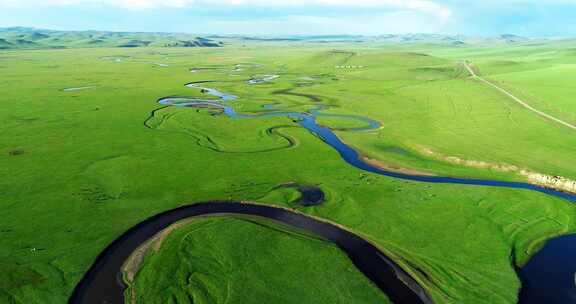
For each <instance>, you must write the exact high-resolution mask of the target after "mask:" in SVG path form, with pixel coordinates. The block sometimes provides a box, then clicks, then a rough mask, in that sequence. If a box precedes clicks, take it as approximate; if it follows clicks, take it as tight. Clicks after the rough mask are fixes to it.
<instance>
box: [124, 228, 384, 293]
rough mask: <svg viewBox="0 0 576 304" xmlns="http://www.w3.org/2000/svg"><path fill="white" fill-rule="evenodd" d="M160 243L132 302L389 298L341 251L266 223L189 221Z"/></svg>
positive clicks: (143, 270) (146, 264)
mask: <svg viewBox="0 0 576 304" xmlns="http://www.w3.org/2000/svg"><path fill="white" fill-rule="evenodd" d="M161 248H162V249H161V250H160V251H157V252H153V253H151V254H150V255H149V256H148V257H147V259H146V261H145V262H144V264H143V266H142V268H141V269H140V271H139V272H138V277H137V278H136V283H135V284H133V286H132V287H133V289H132V290H130V291H128V293H131V292H132V291H133V292H134V294H135V299H136V302H137V303H187V302H191V301H190V299H194V303H226V302H227V303H262V300H263V299H266V301H268V302H273V303H300V302H302V301H303V299H306V300H305V301H306V302H309V303H387V299H386V298H385V296H384V295H383V294H382V292H381V291H380V290H379V289H378V288H376V287H375V286H374V285H372V283H371V282H370V281H369V280H368V279H367V278H366V277H364V276H363V275H362V274H361V273H360V272H359V271H358V270H357V269H356V267H354V265H353V264H352V263H351V262H350V260H349V259H348V258H347V256H346V255H345V254H344V253H343V252H341V251H340V249H338V248H337V247H335V246H334V245H331V244H329V243H326V242H325V241H323V240H319V239H316V238H313V237H310V236H307V235H304V234H299V233H295V232H292V231H290V230H286V229H285V228H284V227H282V226H278V225H274V224H271V223H268V222H265V221H259V220H255V219H240V218H208V219H195V220H192V222H191V223H190V224H188V225H186V226H185V227H183V228H180V229H177V230H175V231H174V232H172V233H171V234H170V235H169V236H168V237H167V238H166V239H165V240H164V241H163V242H162V247H161ZM152 250H154V249H152ZM174 257H178V258H174ZM295 265H298V267H294V266H295Z"/></svg>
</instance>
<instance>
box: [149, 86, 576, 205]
mask: <svg viewBox="0 0 576 304" xmlns="http://www.w3.org/2000/svg"><path fill="white" fill-rule="evenodd" d="M213 82H215V81H199V82H191V83H188V84H186V86H187V87H189V88H196V89H200V90H202V92H204V93H206V94H207V95H211V96H214V97H217V99H214V98H189V97H167V98H162V99H160V100H159V101H158V103H160V104H162V105H167V106H176V107H198V106H209V107H213V108H218V109H222V110H223V112H224V114H226V115H228V116H229V117H231V118H236V119H255V118H264V117H289V118H292V119H293V120H295V121H296V122H297V123H298V124H299V125H301V126H302V127H304V128H306V129H307V130H308V131H310V132H311V133H313V134H315V135H316V136H318V137H319V138H320V139H321V140H322V141H324V142H325V143H326V144H328V145H329V146H331V147H332V148H334V149H335V150H336V151H338V153H340V156H341V157H342V159H343V160H344V161H346V162H347V163H348V164H350V165H352V166H354V167H356V168H358V169H361V170H364V171H368V172H372V173H376V174H379V175H384V176H389V177H393V178H399V179H405V180H412V181H418V182H427V183H445V184H465V185H476V186H492V187H502V188H513V189H524V190H532V191H537V192H542V193H545V194H548V195H552V196H555V197H558V198H562V199H565V200H568V201H571V202H576V194H571V193H566V192H562V191H557V190H554V189H550V188H546V187H541V186H537V185H533V184H529V183H522V182H507V181H495V180H485V179H469V178H458V177H446V176H422V175H411V174H405V173H398V172H391V171H386V170H384V169H381V168H378V167H376V166H373V165H370V164H368V163H366V162H365V161H363V160H362V158H361V157H360V155H359V153H358V152H357V151H356V150H355V149H354V148H352V147H350V146H349V145H347V144H345V143H344V142H342V140H340V138H338V136H337V135H336V134H335V133H334V131H333V130H331V129H329V128H326V127H323V126H321V125H319V124H317V123H316V118H317V117H323V116H324V117H339V118H348V119H356V120H361V121H363V122H366V123H367V124H368V126H366V127H362V128H356V129H350V130H349V131H372V130H376V129H378V128H380V123H379V122H377V121H375V120H372V119H369V118H366V117H362V116H356V115H344V114H327V113H322V110H324V109H325V106H322V105H320V106H318V108H317V109H313V110H309V111H307V112H282V111H275V112H271V113H263V114H241V113H237V112H236V111H235V110H234V108H232V107H231V106H229V105H226V104H223V103H221V102H227V101H233V100H236V99H238V97H237V96H235V95H230V94H226V93H222V92H220V91H218V90H216V89H213V88H207V87H202V86H200V85H202V84H206V83H213ZM269 106H270V105H269ZM269 108H270V107H269ZM272 109H274V108H273V107H272Z"/></svg>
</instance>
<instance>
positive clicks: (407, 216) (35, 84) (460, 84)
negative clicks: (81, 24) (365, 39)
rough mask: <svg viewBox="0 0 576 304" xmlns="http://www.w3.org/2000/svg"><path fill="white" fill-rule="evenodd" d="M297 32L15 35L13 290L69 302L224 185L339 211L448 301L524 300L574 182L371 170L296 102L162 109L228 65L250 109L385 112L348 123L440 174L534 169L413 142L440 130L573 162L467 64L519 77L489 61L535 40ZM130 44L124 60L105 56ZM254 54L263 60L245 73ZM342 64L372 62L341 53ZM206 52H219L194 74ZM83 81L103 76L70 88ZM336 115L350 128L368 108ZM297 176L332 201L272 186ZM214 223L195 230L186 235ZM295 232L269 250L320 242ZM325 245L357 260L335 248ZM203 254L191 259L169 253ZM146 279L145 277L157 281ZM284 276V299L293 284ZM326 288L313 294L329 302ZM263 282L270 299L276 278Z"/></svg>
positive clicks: (479, 148)
mask: <svg viewBox="0 0 576 304" xmlns="http://www.w3.org/2000/svg"><path fill="white" fill-rule="evenodd" d="M287 46H290V45H277V46H266V47H264V46H262V45H260V44H258V45H247V46H245V47H240V46H230V47H227V48H215V49H205V48H197V49H185V48H169V49H168V48H138V49H115V48H98V49H82V50H79V49H77V50H72V49H71V50H49V51H17V52H16V51H5V52H0V73H1V74H2V77H1V78H0V89H1V91H2V92H3V95H2V98H1V107H0V152H1V153H0V175H1V176H3V178H2V179H1V180H0V207H1V209H0V210H2V211H1V213H0V214H2V221H0V258H1V260H2V264H0V269H1V270H2V271H0V302H8V303H10V302H15V303H62V302H65V301H66V300H67V298H68V297H69V295H70V293H71V291H72V289H73V288H74V286H75V284H76V283H77V282H78V281H79V280H80V278H81V277H82V275H83V274H84V272H85V271H86V270H87V269H88V267H89V266H90V265H91V263H92V262H93V260H94V259H95V257H96V256H97V255H98V254H99V253H100V252H101V250H102V249H103V248H105V247H106V246H107V244H109V243H110V242H111V241H112V240H114V239H115V238H116V237H117V236H119V235H120V234H121V233H123V232H124V231H126V230H127V229H128V228H130V227H131V226H133V225H135V224H136V223H138V222H140V221H142V220H144V219H146V218H148V217H150V216H152V215H155V214H157V213H159V212H162V211H165V210H168V209H172V208H175V207H177V206H181V205H184V204H189V203H194V202H200V201H208V200H215V199H231V200H248V201H256V202H260V203H267V204H272V205H279V206H285V207H289V208H294V209H297V210H299V211H301V212H305V213H307V214H309V215H311V216H315V217H318V218H324V219H328V220H330V221H333V222H336V223H339V224H341V225H343V226H345V227H347V228H348V229H350V230H352V231H354V232H355V233H357V234H359V235H361V236H364V237H365V238H367V239H368V240H370V241H372V242H374V243H375V244H377V245H378V246H379V247H380V248H381V249H382V250H383V251H385V252H386V253H388V254H389V255H390V256H391V257H393V258H394V259H396V260H397V261H398V262H399V263H400V264H401V265H403V266H404V267H405V268H406V269H407V270H408V271H410V272H411V273H412V274H413V275H414V276H415V277H416V278H417V279H418V281H419V282H421V283H422V284H423V285H424V286H425V287H426V288H427V289H428V290H429V291H430V293H431V294H432V296H433V297H434V298H435V300H436V301H437V302H438V303H486V302H490V303H514V302H515V301H516V296H517V292H518V290H519V288H520V281H519V279H518V278H517V276H516V273H515V271H514V269H515V267H516V266H520V265H522V264H523V263H525V262H526V261H527V259H528V258H529V256H530V255H531V254H533V253H534V252H535V251H536V250H537V249H538V248H539V246H541V245H542V242H543V241H545V240H546V239H548V238H550V237H553V236H557V235H560V234H564V233H570V232H574V231H576V223H575V222H574V215H575V214H574V213H575V211H576V209H575V208H574V206H573V205H572V204H570V203H568V202H566V201H563V200H560V199H556V198H552V197H549V196H546V195H543V194H540V193H533V192H529V191H519V190H511V189H496V188H488V187H476V186H463V185H442V184H423V183H416V182H410V181H401V180H395V179H391V178H387V177H383V176H377V175H373V174H368V173H364V172H362V171H360V170H358V169H355V168H353V167H351V166H349V165H347V164H346V163H344V162H343V161H342V160H341V159H340V158H339V155H338V153H337V152H336V151H334V150H333V149H331V148H330V147H328V146H326V145H325V144H324V143H323V142H322V141H321V140H319V139H318V138H317V137H315V136H314V135H312V134H310V133H308V132H307V131H306V130H304V129H302V128H300V127H298V125H297V124H295V123H294V122H293V121H292V120H291V119H289V118H282V117H277V118H266V119H259V120H231V119H229V118H227V117H226V116H223V115H218V113H217V112H215V111H214V110H209V109H201V110H198V111H197V109H192V108H165V109H161V108H162V106H161V105H159V104H157V103H156V101H157V100H158V99H159V98H161V97H164V96H201V95H202V94H201V92H199V90H194V89H191V88H186V87H184V84H185V83H187V82H190V81H202V80H218V81H222V82H218V83H213V84H211V86H212V87H216V88H218V89H219V90H221V91H223V92H228V93H232V94H236V95H238V96H239V97H240V98H239V99H238V100H237V101H234V102H232V103H231V104H232V105H233V106H234V108H235V109H236V111H238V112H242V113H262V112H266V111H270V109H266V108H263V105H266V104H276V108H278V109H289V110H293V111H304V110H307V109H312V108H315V107H317V104H318V103H320V104H323V105H329V106H332V107H331V108H330V109H328V110H326V112H329V113H345V114H355V115H361V116H365V117H369V118H372V119H375V120H378V121H380V122H381V123H382V125H383V128H382V129H380V130H378V131H375V132H346V131H339V132H338V135H339V136H341V137H342V138H343V139H344V140H345V141H346V142H348V143H350V144H352V145H353V146H355V147H356V148H357V149H359V150H361V151H362V152H364V153H365V154H368V155H369V156H371V157H372V158H376V159H378V160H380V161H383V162H387V163H391V164H395V165H399V166H404V167H407V168H413V169H420V170H425V171H427V172H432V173H436V174H447V175H454V176H470V177H490V178H497V179H502V180H517V179H522V177H519V176H517V175H515V174H512V173H505V172H496V171H492V170H486V169H478V168H473V167H463V166H458V165H455V164H451V163H449V162H445V161H443V160H440V159H436V158H434V157H430V156H429V155H426V154H424V153H421V151H420V150H418V147H426V148H429V149H433V150H435V151H438V153H442V154H446V155H456V156H460V157H465V158H469V159H478V160H483V161H490V162H505V163H510V164H514V165H518V166H522V167H527V168H530V169H532V170H535V171H539V172H542V173H546V174H558V175H563V176H567V177H571V178H575V177H576V171H575V170H576V167H574V166H573V161H572V159H573V152H574V151H573V147H574V144H575V143H576V139H575V138H576V136H575V134H574V132H572V131H571V130H567V129H564V128H562V127H561V126H557V125H555V124H553V123H551V122H548V121H546V120H543V119H542V118H540V117H538V116H536V115H534V114H533V113H531V112H529V111H527V110H525V109H523V108H521V107H519V106H517V105H515V104H514V103H513V102H511V101H509V100H507V99H506V98H505V97H504V96H501V95H500V94H498V93H497V92H494V91H493V90H491V89H490V88H487V87H485V86H483V85H482V84H480V83H477V82H476V81H474V80H472V79H468V78H467V77H466V74H465V73H464V71H463V70H462V68H461V66H459V64H458V60H461V59H462V58H466V59H469V60H472V61H473V62H475V63H477V65H478V66H479V67H480V70H482V71H485V73H495V71H499V72H498V73H499V74H503V75H504V74H505V73H504V71H505V70H506V67H508V66H509V65H506V64H504V66H498V67H496V65H497V64H496V63H494V61H493V60H494V59H491V58H495V57H500V58H503V57H509V58H516V57H514V56H519V55H515V54H522V56H530V50H531V49H530V48H528V47H524V46H507V47H504V46H502V47H499V48H496V47H493V48H488V47H486V49H481V50H478V49H477V48H473V47H446V46H435V45H422V46H418V45H414V46H412V47H410V49H411V51H407V50H406V48H408V47H407V46H397V47H395V46H382V45H378V44H374V45H372V44H366V45H365V46H358V45H340V46H339V48H342V49H345V50H346V52H342V51H334V50H333V48H332V47H331V46H329V45H314V44H309V45H307V44H306V45H305V44H302V45H298V46H294V47H287ZM555 47H566V48H568V47H569V45H563V44H559V45H556V46H555ZM414 50H417V51H414ZM117 57H119V58H123V60H121V61H116V60H109V59H108V58H117ZM556 60H559V61H561V60H564V59H562V58H558V59H556ZM158 62H161V63H163V64H164V66H159V65H156V64H154V63H158ZM487 62H492V64H488V63H487ZM239 63H244V64H246V63H258V64H262V65H264V66H265V67H264V68H262V69H258V70H257V71H256V70H252V69H246V70H244V71H233V70H234V68H235V65H236V64H239ZM346 63H351V64H354V65H363V66H364V68H359V69H350V70H346V69H335V65H340V64H346ZM539 64H544V63H539ZM207 66H209V67H217V69H209V70H199V71H198V72H196V73H190V71H189V69H190V68H192V67H207ZM487 66H491V67H492V68H488V67H487ZM485 67H486V68H485ZM511 69H514V70H515V71H518V70H519V69H517V68H515V67H511ZM270 72H274V73H277V74H279V75H280V76H281V77H280V78H279V79H277V80H275V81H273V82H269V83H264V84H259V85H247V84H246V83H245V82H244V81H243V80H247V79H249V78H250V75H252V74H255V73H258V74H262V73H270ZM238 75H239V76H238ZM303 77H304V78H305V79H302V78H303ZM306 77H311V79H312V80H309V79H308V78H306ZM494 77H496V76H494ZM302 83H306V84H305V85H302ZM510 85H513V84H512V83H511V84H510ZM86 86H90V87H92V88H90V89H86V90H79V91H63V89H66V88H74V87H86ZM536 93H537V92H535V93H534V94H536ZM539 98H540V97H539ZM541 98H542V99H543V100H544V98H545V96H544V95H542V97H541ZM547 101H548V100H547ZM550 102H553V101H552V100H550ZM554 102H556V101H554ZM557 106H558V107H562V105H561V102H560V101H558V105H557ZM565 111H569V108H566V109H565ZM323 120H324V118H323ZM321 121H322V120H321ZM322 123H323V124H325V125H328V126H330V127H333V128H336V129H338V128H348V127H351V126H354V124H355V123H354V122H346V121H340V120H338V119H327V120H326V121H325V122H324V121H322ZM278 126H281V128H275V129H273V130H274V131H268V130H270V129H271V128H274V127H278ZM286 182H298V183H301V184H313V185H319V186H320V187H321V188H322V189H323V190H324V191H325V192H326V193H327V201H326V202H325V203H324V204H323V205H320V206H315V207H300V206H297V205H295V204H294V203H293V197H294V195H293V193H288V192H286V190H282V189H277V186H278V185H281V184H284V183H286ZM223 227H224V226H218V227H215V228H214V229H225V228H223ZM183 229H184V230H182V231H183V232H182V233H185V231H187V230H185V229H193V227H191V228H188V227H186V228H183ZM250 229H252V228H250ZM178 233H180V232H178ZM261 233H266V232H261ZM174 240H175V241H174V242H176V241H177V240H178V237H177V236H176V237H175V239H174ZM210 240H211V239H207V238H204V237H202V236H194V239H193V242H192V241H191V243H189V245H186V246H203V245H205V244H206V242H208V241H210ZM226 240H229V239H228V237H226V238H224V239H221V240H220V241H219V242H220V243H219V244H222V246H224V244H226V243H225V241H226ZM186 244H188V243H186ZM252 244H253V245H254V248H252V247H250V252H251V254H250V257H251V258H252V259H258V255H257V254H258V252H260V251H258V250H257V249H259V248H260V247H261V246H263V245H264V242H263V240H262V239H260V240H255V241H254V242H253V243H249V244H246V246H248V245H252ZM232 245H233V244H232ZM232 245H230V244H228V245H226V246H232ZM294 246H295V247H291V246H289V245H283V244H280V243H275V244H273V246H272V247H273V248H270V250H275V251H278V252H281V251H292V250H295V251H299V250H302V251H307V250H310V247H306V246H308V245H298V246H296V245H294ZM303 247H304V248H303ZM170 248H173V249H170ZM226 248H227V247H219V248H213V249H212V250H214V251H218V252H222V253H225V252H226ZM254 249H256V250H254ZM166 250H167V253H166V254H169V252H170V250H177V249H176V247H168V249H166ZM252 250H254V251H252ZM307 252H308V251H307ZM159 254H161V255H162V256H165V253H164V252H163V251H162V250H161V251H160V252H159ZM294 254H295V253H294V252H289V253H288V255H287V256H293V255H294ZM322 256H323V257H324V258H325V259H328V260H330V261H336V260H338V261H342V259H341V257H342V255H341V253H338V252H336V251H334V250H327V251H325V253H323V255H322ZM226 258H228V257H226ZM237 258H238V257H234V256H230V259H237ZM165 259H168V260H169V259H170V258H162V261H161V262H162V263H164V260H165ZM187 259H188V260H187ZM190 261H193V256H191V257H189V258H187V257H185V256H180V257H174V260H173V261H169V262H168V261H166V263H186V262H188V263H193V262H190ZM236 261H239V260H236ZM298 262H299V261H298V260H297V259H286V260H285V263H286V265H284V267H286V269H288V268H289V267H294V268H293V269H296V270H298V269H300V267H301V265H299V263H298ZM158 263H160V261H158ZM171 265H174V264H171ZM189 265H194V264H189ZM151 267H152V268H151V269H155V267H156V266H153V265H152V266H151ZM190 269H192V268H190ZM187 271H192V270H187ZM262 271H263V273H272V272H273V270H271V269H263V270H262ZM291 271H295V270H291ZM325 271H326V272H325ZM317 272H318V275H322V274H325V275H330V276H332V275H333V273H334V272H331V271H329V270H326V269H317ZM324 272H325V273H324ZM254 273H256V272H254ZM346 275H348V274H346ZM145 276H146V275H145V274H143V277H145ZM251 277H252V276H251ZM244 280H246V282H244V283H245V284H246V286H248V285H249V284H250V283H251V282H252V278H250V277H248V278H244ZM342 280H343V281H342V282H346V280H349V278H342ZM258 282H261V278H254V284H259V283H258ZM135 284H137V286H141V287H138V289H143V290H146V288H148V286H149V285H150V284H151V283H150V281H146V280H143V281H140V280H137V281H136V283H135ZM175 284H177V283H175ZM362 288H367V287H362ZM286 290H287V289H286ZM286 290H284V291H278V293H279V294H277V296H279V297H283V296H286V297H288V296H289V295H288V294H284V293H285V292H286ZM330 290H331V289H326V293H327V294H322V295H319V298H318V299H319V300H318V301H315V303H322V302H326V303H331V302H330V301H329V300H331V299H333V298H332V297H333V296H334V295H333V294H330ZM302 292H307V291H302ZM318 292H320V291H318ZM280 293H282V294H280ZM259 295H262V297H263V299H259V300H260V302H267V300H268V299H265V297H267V296H269V294H267V293H266V294H264V293H262V294H259ZM322 299H325V300H326V301H322ZM254 300H255V301H256V300H257V299H254Z"/></svg>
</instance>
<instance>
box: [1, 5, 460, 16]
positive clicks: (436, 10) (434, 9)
mask: <svg viewBox="0 0 576 304" xmlns="http://www.w3.org/2000/svg"><path fill="white" fill-rule="evenodd" d="M86 4H89V5H104V6H116V7H122V8H128V9H151V8H158V7H176V8H183V7H193V6H195V5H205V6H206V5H207V6H254V7H282V6H285V7H306V6H338V7H364V8H391V9H401V10H410V11H417V12H423V13H427V14H431V15H433V16H436V17H437V18H439V19H440V20H442V21H446V20H448V19H449V18H450V16H451V15H452V11H451V10H450V9H449V8H448V7H446V6H444V5H441V4H439V3H437V2H434V1H431V0H0V7H6V6H16V7H25V6H32V5H34V6H46V5H60V6H65V5H86Z"/></svg>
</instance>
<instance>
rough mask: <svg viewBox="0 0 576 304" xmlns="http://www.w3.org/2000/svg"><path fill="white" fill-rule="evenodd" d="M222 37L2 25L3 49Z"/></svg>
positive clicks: (204, 43) (204, 42)
mask: <svg viewBox="0 0 576 304" xmlns="http://www.w3.org/2000/svg"><path fill="white" fill-rule="evenodd" d="M223 45H224V44H223V43H222V42H221V41H217V40H214V39H209V38H204V37H197V36H195V35H190V34H174V33H131V32H105V31H54V30H45V29H35V28H27V27H9V28H0V49H5V50H6V49H57V48H95V47H124V48H134V47H222V46H223Z"/></svg>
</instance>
